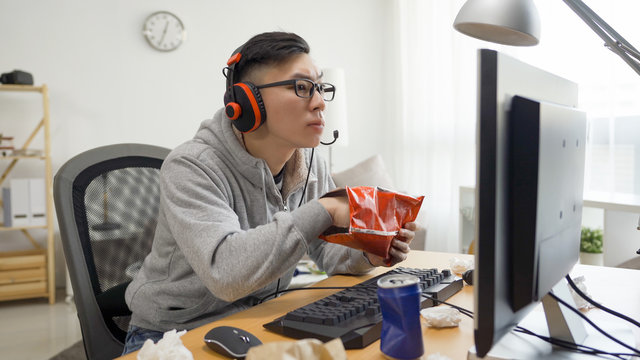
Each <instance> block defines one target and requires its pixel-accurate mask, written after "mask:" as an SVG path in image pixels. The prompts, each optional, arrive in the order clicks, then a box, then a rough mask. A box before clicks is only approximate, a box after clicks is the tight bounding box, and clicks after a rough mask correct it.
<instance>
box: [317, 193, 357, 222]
mask: <svg viewBox="0 0 640 360" xmlns="http://www.w3.org/2000/svg"><path fill="white" fill-rule="evenodd" d="M318 201H319V202H320V204H322V206H324V208H325V209H327V212H329V215H331V219H333V225H334V226H337V227H344V228H348V227H349V222H350V220H351V215H350V214H349V199H348V198H347V197H346V196H340V197H326V198H321V199H318Z"/></svg>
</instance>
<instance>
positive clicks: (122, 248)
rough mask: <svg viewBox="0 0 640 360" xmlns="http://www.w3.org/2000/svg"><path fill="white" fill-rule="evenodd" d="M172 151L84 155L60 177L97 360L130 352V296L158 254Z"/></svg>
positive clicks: (81, 307) (84, 324) (64, 217)
mask: <svg viewBox="0 0 640 360" xmlns="http://www.w3.org/2000/svg"><path fill="white" fill-rule="evenodd" d="M168 153H169V149H165V148H161V147H157V146H151V145H143V144H116V145H109V146H103V147H99V148H95V149H92V150H88V151H86V152H83V153H81V154H79V155H77V156H75V157H74V158H72V159H71V160H69V161H67V162H66V163H65V164H64V165H63V166H62V167H61V168H60V170H59V171H58V172H57V173H56V176H55V178H54V184H53V190H54V194H53V195H54V202H55V206H56V212H57V215H58V224H59V226H60V236H61V239H62V246H63V250H64V255H65V258H66V262H67V268H68V269H69V277H70V279H71V285H72V287H73V292H74V301H75V304H76V308H77V311H78V318H79V320H80V328H81V330H82V338H83V342H84V347H85V351H86V353H87V357H88V358H89V359H112V358H114V357H117V356H119V355H120V354H121V353H122V350H123V347H124V338H125V336H126V331H127V327H128V324H129V315H130V314H131V312H130V311H129V309H128V308H127V306H126V303H125V301H124V291H125V289H126V286H127V285H128V284H129V282H130V281H131V279H132V278H133V276H134V275H135V274H136V272H137V270H138V269H139V268H140V266H141V264H142V261H143V260H144V258H145V257H146V256H147V254H148V253H149V252H150V251H151V243H152V241H153V235H154V233H155V228H156V223H157V216H158V208H159V203H160V183H159V181H160V176H159V175H160V166H161V165H162V162H163V161H164V158H165V157H166V156H167V154H168Z"/></svg>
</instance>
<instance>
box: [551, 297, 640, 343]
mask: <svg viewBox="0 0 640 360" xmlns="http://www.w3.org/2000/svg"><path fill="white" fill-rule="evenodd" d="M549 295H551V297H552V298H554V299H555V300H556V301H557V302H559V303H560V304H562V305H564V306H565V307H567V309H569V310H571V311H573V312H574V313H576V314H577V315H578V316H580V317H581V318H583V319H584V320H585V321H586V322H588V323H589V325H591V326H593V328H594V329H596V330H598V332H600V333H601V334H602V335H604V336H606V337H608V338H609V339H611V340H613V341H615V342H616V343H618V344H620V345H622V346H624V347H625V348H627V349H629V350H631V351H633V352H635V353H636V354H638V355H640V350H638V349H636V348H634V347H632V346H629V345H627V344H625V343H623V342H622V341H620V340H618V339H616V338H614V337H613V336H611V335H610V334H609V333H607V332H606V331H604V330H602V329H601V328H600V327H599V326H598V325H596V324H595V323H594V322H593V321H591V320H590V319H589V318H587V316H586V315H585V314H583V313H581V312H580V310H578V309H576V308H574V307H573V306H571V305H569V304H567V302H565V301H564V300H562V299H561V298H559V297H558V296H556V295H555V294H554V293H551V292H550V293H549Z"/></svg>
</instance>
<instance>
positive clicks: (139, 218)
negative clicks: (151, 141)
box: [84, 168, 160, 292]
mask: <svg viewBox="0 0 640 360" xmlns="http://www.w3.org/2000/svg"><path fill="white" fill-rule="evenodd" d="M158 178H159V176H158V169H153V168H126V169H119V170H113V171H109V172H106V173H103V174H102V175H101V176H100V177H97V178H95V179H94V180H93V181H92V182H91V183H90V184H89V186H87V190H86V193H85V197H84V199H85V200H84V203H85V207H86V214H87V215H86V216H87V224H88V230H89V239H90V241H91V251H92V253H93V261H94V264H95V268H96V273H97V274H96V275H97V277H98V283H99V285H100V291H101V292H104V291H106V290H108V289H110V288H112V287H113V286H116V285H119V284H121V283H123V282H126V281H130V280H131V279H132V278H133V276H134V275H135V274H136V273H137V270H138V269H139V268H140V265H141V264H142V260H144V258H145V256H147V254H148V253H149V252H150V251H151V243H152V241H153V234H154V232H155V228H156V222H157V217H158V205H159V199H160V188H159V184H158Z"/></svg>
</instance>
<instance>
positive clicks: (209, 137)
mask: <svg viewBox="0 0 640 360" xmlns="http://www.w3.org/2000/svg"><path fill="white" fill-rule="evenodd" d="M228 65H229V67H228V68H226V73H225V74H226V76H227V77H228V80H227V93H226V94H225V105H226V108H225V109H221V110H220V111H218V112H217V113H216V114H215V115H214V117H213V119H211V120H206V121H204V122H203V123H202V125H201V126H200V129H199V130H198V132H197V133H196V135H195V137H194V138H193V139H192V140H190V141H187V142H186V143H184V144H182V145H180V146H178V147H177V148H176V149H175V150H173V151H172V152H171V153H170V154H169V156H168V157H167V159H166V160H165V162H164V164H163V166H162V169H161V203H160V204H161V206H160V213H159V217H158V225H157V228H156V233H155V238H154V242H153V247H152V250H151V253H150V254H149V255H148V256H147V258H146V259H145V261H144V264H143V266H142V268H141V270H140V272H139V273H138V274H137V275H136V277H135V278H134V280H133V281H132V282H131V284H130V285H129V287H128V288H127V292H126V300H127V304H128V305H129V308H130V309H131V310H132V312H133V315H132V318H131V325H130V328H129V333H128V334H127V340H126V345H125V350H124V353H128V352H131V351H134V350H137V349H139V348H140V347H141V346H142V344H143V343H144V341H145V340H146V339H152V340H154V341H157V340H159V339H160V338H162V334H163V332H165V331H168V330H171V329H178V330H181V329H192V328H195V327H197V326H200V325H203V324H206V323H209V322H211V321H213V320H216V319H218V318H221V317H224V316H227V315H230V314H232V313H234V312H238V311H241V310H243V309H246V308H249V307H251V306H254V305H256V304H257V303H258V302H259V300H260V299H261V298H264V297H266V296H267V295H270V294H273V293H274V292H277V291H278V290H281V289H285V288H286V287H287V286H288V285H289V283H290V282H291V278H292V276H293V272H294V269H295V267H296V264H297V263H298V261H299V260H300V259H301V258H302V257H303V256H304V255H305V254H308V255H309V256H310V257H311V258H312V259H313V260H314V261H315V262H316V264H317V265H318V266H319V267H320V268H321V269H323V270H325V271H326V272H327V273H329V274H337V273H348V274H363V273H366V272H368V271H370V270H371V269H372V268H373V267H374V266H382V265H385V259H383V258H381V257H378V256H375V255H372V254H367V253H363V252H362V251H358V250H355V249H351V248H347V247H344V246H340V245H336V244H330V243H326V242H324V241H322V240H320V239H318V236H319V235H320V234H321V233H322V232H323V231H324V230H325V229H327V228H328V227H329V226H331V225H336V226H341V227H346V226H348V224H349V205H348V202H347V200H346V199H343V198H322V199H318V198H319V197H320V196H321V195H323V194H325V193H326V192H328V191H329V190H331V189H333V188H334V187H335V185H334V183H333V181H332V180H331V177H330V174H329V172H328V169H327V166H326V164H325V163H324V161H319V160H318V159H316V160H315V161H313V151H312V150H311V149H313V148H315V147H316V146H318V145H319V143H320V138H321V135H322V133H323V130H324V129H323V128H324V120H323V117H322V111H323V110H324V108H325V99H326V100H330V99H332V98H333V94H332V92H333V91H334V90H335V89H334V88H333V86H332V85H330V84H324V83H322V82H321V81H322V80H321V77H322V74H321V72H320V70H319V69H318V68H317V67H316V66H315V64H314V63H313V61H312V59H311V57H310V56H309V46H308V45H307V43H306V42H305V41H304V40H303V39H302V38H301V37H299V36H298V35H295V34H291V33H283V32H273V33H264V34H260V35H256V36H254V37H253V38H251V39H250V40H249V41H248V42H247V43H246V44H244V45H243V46H242V47H241V48H240V49H238V50H237V51H236V52H235V53H234V54H233V56H232V58H231V59H230V61H229V63H228ZM238 129H240V130H242V131H240V130H238ZM415 228H416V225H415V224H414V223H408V224H406V225H405V227H404V228H403V229H401V231H400V232H399V234H398V236H397V237H396V239H394V240H393V243H392V249H391V251H390V260H391V265H393V264H396V263H398V262H400V261H403V260H404V259H406V256H407V253H408V252H409V243H410V242H411V240H412V239H413V237H414V233H413V231H414V230H415Z"/></svg>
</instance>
